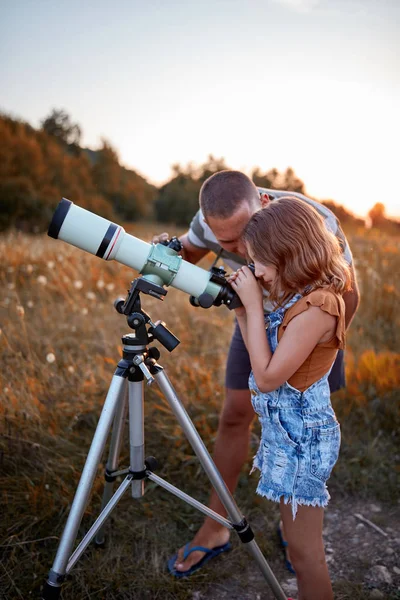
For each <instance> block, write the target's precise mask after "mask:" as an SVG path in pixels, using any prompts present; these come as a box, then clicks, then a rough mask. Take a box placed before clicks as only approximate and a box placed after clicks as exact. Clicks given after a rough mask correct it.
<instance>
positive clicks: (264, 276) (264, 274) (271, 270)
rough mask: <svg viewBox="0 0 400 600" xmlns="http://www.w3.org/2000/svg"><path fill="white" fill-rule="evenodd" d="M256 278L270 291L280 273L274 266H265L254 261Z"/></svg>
mask: <svg viewBox="0 0 400 600" xmlns="http://www.w3.org/2000/svg"><path fill="white" fill-rule="evenodd" d="M253 262H254V267H255V276H256V277H257V279H259V281H260V283H261V285H263V286H264V287H265V288H266V289H269V288H270V287H271V285H272V284H273V283H274V282H275V281H276V279H277V277H278V271H277V269H276V267H274V266H273V265H264V264H262V263H260V262H259V261H258V260H254V261H253Z"/></svg>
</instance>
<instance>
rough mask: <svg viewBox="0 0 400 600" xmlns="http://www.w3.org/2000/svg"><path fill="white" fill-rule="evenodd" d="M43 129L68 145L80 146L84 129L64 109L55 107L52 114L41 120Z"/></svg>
mask: <svg viewBox="0 0 400 600" xmlns="http://www.w3.org/2000/svg"><path fill="white" fill-rule="evenodd" d="M41 124H42V129H43V131H45V132H46V133H48V134H49V135H51V136H53V137H55V138H56V139H57V140H58V141H59V142H62V143H63V144H67V145H73V146H79V144H80V141H81V136H82V130H81V128H80V127H79V125H78V124H77V123H72V122H71V119H70V116H69V115H68V114H67V113H66V112H65V111H64V110H62V109H59V110H57V109H53V111H52V112H51V114H50V115H49V116H48V117H46V118H45V119H43V121H42V122H41Z"/></svg>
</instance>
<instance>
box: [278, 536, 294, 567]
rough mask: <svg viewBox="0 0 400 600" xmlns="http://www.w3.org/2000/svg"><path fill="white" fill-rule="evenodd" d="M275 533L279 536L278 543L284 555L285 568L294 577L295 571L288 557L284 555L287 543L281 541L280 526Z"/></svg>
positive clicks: (283, 540)
mask: <svg viewBox="0 0 400 600" xmlns="http://www.w3.org/2000/svg"><path fill="white" fill-rule="evenodd" d="M277 532H278V536H279V541H280V543H281V546H282V548H283V551H284V553H285V566H286V568H287V570H288V571H289V572H290V573H293V575H296V571H295V570H294V569H293V565H292V563H291V562H290V560H288V557H287V554H286V548H287V547H288V543H287V541H286V540H285V539H283V535H282V530H281V526H280V525H278V529H277Z"/></svg>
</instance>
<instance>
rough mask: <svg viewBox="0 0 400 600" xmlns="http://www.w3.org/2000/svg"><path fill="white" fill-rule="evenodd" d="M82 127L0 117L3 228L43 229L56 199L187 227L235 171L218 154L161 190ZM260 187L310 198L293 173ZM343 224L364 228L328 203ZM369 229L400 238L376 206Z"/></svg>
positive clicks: (264, 179) (263, 178)
mask: <svg viewBox="0 0 400 600" xmlns="http://www.w3.org/2000/svg"><path fill="white" fill-rule="evenodd" d="M81 137H82V130H81V127H80V126H79V125H78V124H76V123H73V122H72V121H71V118H70V116H69V115H68V114H67V113H66V112H65V111H63V110H55V109H54V110H53V111H52V112H51V114H50V115H48V116H47V117H46V118H44V119H43V121H42V122H41V127H40V128H39V129H35V128H33V127H31V125H29V124H28V123H26V122H23V121H20V120H17V119H13V118H11V117H9V116H7V115H0V139H1V140H2V143H1V145H0V230H5V229H7V228H10V227H15V228H18V229H22V230H24V231H36V232H40V231H45V230H46V229H47V227H48V224H49V222H50V220H51V217H52V214H53V212H54V208H55V206H56V204H57V201H58V200H59V199H60V198H61V197H63V196H64V197H67V198H69V199H71V200H73V201H74V202H75V203H76V204H79V205H80V206H82V207H84V208H87V209H88V210H91V211H93V212H95V213H97V214H100V215H101V216H103V217H105V218H108V219H110V220H116V221H118V220H120V221H133V220H140V219H155V220H158V221H161V222H164V223H166V222H169V223H175V224H176V225H182V226H187V225H188V224H189V223H190V220H191V218H192V217H193V215H194V214H195V212H196V210H197V209H198V198H199V191H200V188H201V186H202V184H203V182H204V181H205V180H206V179H207V178H208V177H209V176H210V175H212V174H213V173H216V172H217V171H220V170H222V169H227V168H229V166H228V165H226V163H225V160H224V159H223V158H215V157H213V156H212V155H210V156H209V157H208V160H207V161H206V162H205V163H204V164H202V165H200V166H195V165H193V164H192V163H189V164H188V165H186V166H181V165H178V164H177V165H174V166H173V167H172V176H171V178H170V180H169V181H168V182H167V183H166V184H164V185H162V186H161V187H160V188H156V187H155V186H154V185H151V184H150V183H149V182H148V181H146V179H145V178H143V177H141V176H140V175H139V174H138V173H136V172H135V171H134V170H132V169H126V168H125V167H123V166H122V165H121V164H120V162H119V157H118V154H117V152H116V150H115V149H114V148H113V147H112V145H111V144H110V143H109V142H108V141H107V140H105V139H103V140H102V144H101V147H100V149H99V150H90V149H88V148H82V147H81V145H80V144H81ZM251 177H252V179H253V181H254V183H255V184H256V185H257V186H260V187H266V188H271V189H281V190H290V191H295V192H300V193H305V185H304V183H303V182H302V181H301V180H300V179H299V178H298V177H297V175H296V174H295V172H294V170H293V169H292V168H288V169H286V170H285V171H284V172H283V173H281V172H279V171H278V170H277V169H270V170H268V171H266V172H262V171H261V169H260V168H259V167H255V168H254V169H253V171H252V173H251ZM324 204H326V205H327V206H329V208H331V210H333V212H334V213H335V214H336V215H337V216H338V218H339V219H340V221H341V222H342V223H343V224H348V225H354V226H364V221H363V220H362V219H357V218H356V217H354V215H352V214H351V213H350V212H349V211H347V210H346V209H345V208H344V207H343V206H339V205H337V204H335V203H334V202H333V201H324ZM369 220H370V224H371V225H372V226H373V227H379V228H380V229H382V228H383V229H384V228H385V227H386V228H387V227H388V226H390V227H391V228H392V229H393V228H394V229H395V231H396V232H398V231H399V224H398V223H396V222H394V221H390V220H389V219H386V216H385V207H384V206H383V205H382V204H380V203H378V204H376V205H375V206H374V208H373V209H372V210H371V211H370V213H369Z"/></svg>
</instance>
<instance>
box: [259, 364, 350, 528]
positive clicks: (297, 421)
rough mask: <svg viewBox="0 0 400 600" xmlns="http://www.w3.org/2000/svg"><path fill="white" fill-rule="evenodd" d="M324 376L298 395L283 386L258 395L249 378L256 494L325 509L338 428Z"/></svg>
mask: <svg viewBox="0 0 400 600" xmlns="http://www.w3.org/2000/svg"><path fill="white" fill-rule="evenodd" d="M327 379H328V375H325V376H324V377H323V378H322V379H320V380H318V381H317V382H315V383H314V384H313V385H311V386H310V387H309V388H308V389H307V390H305V391H304V392H300V391H299V390H297V389H295V388H293V387H292V386H291V385H290V384H288V383H284V384H283V385H282V386H281V387H280V388H278V389H277V390H275V391H273V392H268V393H262V392H260V390H259V389H258V387H257V384H256V382H255V379H254V376H253V374H252V373H251V374H250V377H249V387H250V391H251V396H252V404H253V407H254V410H255V412H256V413H257V414H258V416H259V419H260V422H261V440H260V447H259V449H258V452H257V454H256V456H255V457H254V463H253V469H252V471H253V470H254V469H259V470H260V472H261V474H260V481H259V484H258V487H257V493H258V494H261V495H262V496H265V497H267V498H269V499H270V500H274V501H276V502H280V499H281V498H283V499H284V502H285V503H286V504H287V503H291V504H292V514H293V519H294V518H295V516H296V513H297V507H298V505H306V506H322V507H324V506H326V505H327V504H328V501H329V498H330V495H329V492H328V489H327V486H326V482H327V480H328V479H329V476H330V474H331V472H332V469H333V467H334V465H335V463H336V461H337V459H338V456H339V448H340V425H339V423H338V421H337V419H336V416H335V413H334V410H333V408H332V405H331V402H330V393H329V385H328V380H327Z"/></svg>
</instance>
